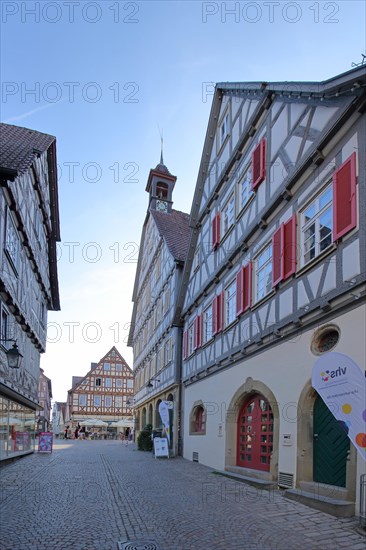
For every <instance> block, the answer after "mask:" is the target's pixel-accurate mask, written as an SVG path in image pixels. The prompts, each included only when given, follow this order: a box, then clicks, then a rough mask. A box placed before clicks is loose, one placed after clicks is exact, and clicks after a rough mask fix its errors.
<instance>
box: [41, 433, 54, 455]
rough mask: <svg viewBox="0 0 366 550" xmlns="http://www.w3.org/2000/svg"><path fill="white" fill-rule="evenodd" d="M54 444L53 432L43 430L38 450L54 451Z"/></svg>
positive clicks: (42, 451)
mask: <svg viewBox="0 0 366 550" xmlns="http://www.w3.org/2000/svg"><path fill="white" fill-rule="evenodd" d="M52 446H53V433H52V432H41V433H40V434H39V439H38V452H39V453H52Z"/></svg>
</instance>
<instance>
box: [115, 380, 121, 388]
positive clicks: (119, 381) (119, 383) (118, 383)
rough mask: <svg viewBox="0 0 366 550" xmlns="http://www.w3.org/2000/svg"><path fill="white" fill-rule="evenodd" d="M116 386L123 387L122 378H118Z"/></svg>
mask: <svg viewBox="0 0 366 550" xmlns="http://www.w3.org/2000/svg"><path fill="white" fill-rule="evenodd" d="M116 388H122V378H116Z"/></svg>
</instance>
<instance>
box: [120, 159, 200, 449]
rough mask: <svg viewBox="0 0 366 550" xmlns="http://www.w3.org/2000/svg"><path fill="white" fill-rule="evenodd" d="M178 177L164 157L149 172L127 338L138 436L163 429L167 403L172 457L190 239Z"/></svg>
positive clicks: (176, 417) (176, 443)
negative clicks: (179, 323) (178, 319)
mask: <svg viewBox="0 0 366 550" xmlns="http://www.w3.org/2000/svg"><path fill="white" fill-rule="evenodd" d="M176 179H177V178H176V176H173V175H172V174H171V173H170V172H169V170H168V169H167V167H166V166H165V165H164V163H163V159H162V158H161V160H160V163H159V164H158V165H157V166H156V168H154V169H152V170H150V174H149V178H148V182H147V186H146V191H147V193H149V207H148V211H147V215H146V218H145V222H144V225H143V229H142V236H141V242H140V252H139V258H138V264H137V270H136V278H135V285H134V291H133V298H132V300H133V302H134V305H133V313H132V320H131V329H130V333H129V339H128V345H129V346H132V347H133V370H134V376H135V418H136V433H138V432H139V431H140V430H142V429H143V428H144V427H145V426H147V425H149V424H151V425H152V427H153V429H155V430H159V429H161V428H162V420H161V417H160V414H159V405H160V403H161V402H162V401H168V402H169V407H171V408H169V411H170V412H169V415H170V427H169V430H170V434H169V435H170V450H171V453H172V454H177V453H178V446H179V441H178V438H179V435H178V434H179V423H180V418H179V410H180V390H179V388H180V366H181V328H179V327H175V326H173V323H172V321H173V317H174V310H175V305H176V297H177V294H178V289H179V287H180V284H181V277H182V271H183V266H184V260H185V257H186V252H187V245H188V236H189V228H188V214H185V213H183V212H180V211H178V210H174V209H173V208H172V204H173V190H174V186H175V182H176Z"/></svg>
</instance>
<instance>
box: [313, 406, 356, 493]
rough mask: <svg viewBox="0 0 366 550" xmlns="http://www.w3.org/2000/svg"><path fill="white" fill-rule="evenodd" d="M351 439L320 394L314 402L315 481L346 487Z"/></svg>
mask: <svg viewBox="0 0 366 550" xmlns="http://www.w3.org/2000/svg"><path fill="white" fill-rule="evenodd" d="M349 449H350V441H349V438H348V436H347V433H346V431H345V430H344V429H343V428H342V427H341V426H340V424H339V422H338V421H337V420H336V419H335V418H334V416H333V414H332V413H331V412H330V410H329V409H328V407H327V406H326V404H325V403H324V401H323V400H322V398H321V397H320V396H318V397H317V398H316V400H315V404H314V447H313V450H314V481H317V482H319V483H326V484H329V485H336V486H338V487H346V466H347V456H348V453H349Z"/></svg>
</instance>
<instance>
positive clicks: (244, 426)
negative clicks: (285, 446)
mask: <svg viewBox="0 0 366 550" xmlns="http://www.w3.org/2000/svg"><path fill="white" fill-rule="evenodd" d="M272 449H273V413H272V409H271V407H270V405H269V403H268V401H267V400H266V399H265V398H264V397H263V395H260V394H256V395H252V396H251V397H250V398H249V399H247V400H246V401H245V403H244V404H243V406H242V408H241V410H240V413H239V417H238V433H237V466H241V467H244V468H253V469H254V470H262V471H265V472H269V470H270V457H271V453H272Z"/></svg>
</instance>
